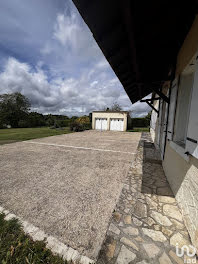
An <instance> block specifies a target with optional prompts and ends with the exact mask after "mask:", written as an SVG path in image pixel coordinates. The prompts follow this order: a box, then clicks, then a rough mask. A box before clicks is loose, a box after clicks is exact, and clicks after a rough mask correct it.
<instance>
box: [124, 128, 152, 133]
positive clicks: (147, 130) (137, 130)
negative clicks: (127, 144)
mask: <svg viewBox="0 0 198 264" xmlns="http://www.w3.org/2000/svg"><path fill="white" fill-rule="evenodd" d="M149 131H150V128H149V127H134V128H133V129H130V130H127V132H149Z"/></svg>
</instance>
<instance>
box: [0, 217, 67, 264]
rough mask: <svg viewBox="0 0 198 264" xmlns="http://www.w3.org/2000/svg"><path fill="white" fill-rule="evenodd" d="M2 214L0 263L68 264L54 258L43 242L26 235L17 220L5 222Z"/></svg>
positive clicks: (58, 258)
mask: <svg viewBox="0 0 198 264" xmlns="http://www.w3.org/2000/svg"><path fill="white" fill-rule="evenodd" d="M4 216H5V215H4V214H0V263H1V264H41V263H45V264H66V263H67V261H65V260H63V259H62V258H61V257H59V256H54V255H53V254H52V252H51V251H50V250H49V249H47V248H46V247H45V243H44V242H43V241H42V242H41V241H37V242H34V241H33V240H32V239H31V238H30V237H29V236H27V235H25V233H24V232H23V230H22V228H21V225H20V223H19V222H18V220H16V219H12V220H9V221H6V220H4Z"/></svg>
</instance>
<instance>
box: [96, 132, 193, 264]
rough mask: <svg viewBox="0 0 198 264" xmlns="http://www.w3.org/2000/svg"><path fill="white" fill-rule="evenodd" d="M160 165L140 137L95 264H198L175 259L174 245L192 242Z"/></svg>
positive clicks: (149, 144) (145, 138)
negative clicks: (134, 157) (134, 156)
mask: <svg viewBox="0 0 198 264" xmlns="http://www.w3.org/2000/svg"><path fill="white" fill-rule="evenodd" d="M152 157H153V159H152ZM155 161H156V162H155ZM160 163H161V162H160V159H159V155H158V154H157V151H156V150H155V149H154V148H153V146H152V142H151V139H150V136H149V133H143V135H142V138H141V141H140V144H139V147H138V150H137V155H136V159H135V161H134V162H133V165H132V166H131V168H130V170H129V173H128V176H127V179H126V181H125V183H124V187H123V189H122V193H121V195H120V198H119V201H118V203H117V206H116V208H115V211H114V213H113V215H112V219H111V221H110V224H109V228H108V231H107V235H106V239H105V241H104V244H103V246H102V249H101V251H100V254H99V258H98V261H97V264H103V263H105V264H107V263H108V264H114V263H116V264H129V263H138V264H146V263H153V264H155V263H158V264H170V263H174V264H180V263H181V264H182V263H198V261H197V262H196V259H190V258H189V257H187V256H186V255H185V254H184V257H183V258H182V257H178V256H177V255H176V244H177V243H178V248H181V247H182V246H183V245H187V246H188V245H190V244H191V242H190V239H189V235H188V232H187V230H186V228H185V226H184V222H183V219H182V215H181V213H180V210H179V208H178V206H177V202H176V200H175V198H174V196H173V193H172V191H171V189H170V186H169V184H168V182H167V180H166V177H165V175H164V172H163V169H162V165H161V164H160ZM189 261H191V262H189Z"/></svg>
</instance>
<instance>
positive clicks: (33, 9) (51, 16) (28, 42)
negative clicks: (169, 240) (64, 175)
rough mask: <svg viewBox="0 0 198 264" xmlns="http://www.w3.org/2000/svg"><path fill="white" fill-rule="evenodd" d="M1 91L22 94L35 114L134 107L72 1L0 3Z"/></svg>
mask: <svg viewBox="0 0 198 264" xmlns="http://www.w3.org/2000/svg"><path fill="white" fill-rule="evenodd" d="M0 36H1V38H0V93H10V92H15V91H19V92H21V93H22V94H24V95H26V96H27V97H28V98H29V100H30V102H31V105H32V111H38V112H41V113H44V114H45V113H54V114H66V115H69V116H72V115H83V114H88V113H89V112H91V111H93V110H102V109H104V108H105V107H109V106H111V105H112V104H113V103H114V102H118V103H119V104H120V105H121V106H122V108H123V110H132V111H133V116H144V115H146V114H147V112H148V111H149V110H150V108H149V107H148V106H147V105H146V104H144V103H139V102H137V103H136V104H134V105H132V104H131V102H130V100H129V98H128V96H127V94H126V93H125V91H124V89H123V87H122V85H121V84H120V82H119V80H118V79H117V77H116V75H115V74H114V72H113V70H112V69H111V67H110V66H109V64H108V62H107V61H106V59H105V57H104V55H103V54H102V52H101V50H100V48H99V47H98V46H97V44H96V42H95V40H94V38H93V37H92V34H91V32H90V31H89V29H88V27H87V25H86V24H85V23H84V21H83V20H82V18H81V16H80V15H79V13H78V11H77V9H76V7H75V6H74V5H73V3H72V1H70V0H58V1H54V0H42V1H41V0H34V1H30V0H2V1H0Z"/></svg>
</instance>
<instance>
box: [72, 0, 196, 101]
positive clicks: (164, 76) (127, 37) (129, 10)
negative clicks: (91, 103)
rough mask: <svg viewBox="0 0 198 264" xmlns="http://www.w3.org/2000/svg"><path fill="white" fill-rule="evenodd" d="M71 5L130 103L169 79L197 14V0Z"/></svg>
mask: <svg viewBox="0 0 198 264" xmlns="http://www.w3.org/2000/svg"><path fill="white" fill-rule="evenodd" d="M73 2H74V4H75V5H76V7H77V8H78V10H79V12H80V14H81V16H82V17H83V19H84V21H85V22H86V23H87V25H88V27H89V28H90V30H91V31H92V33H93V36H94V38H95V40H96V42H97V43H98V45H99V47H100V48H101V50H102V52H103V53H104V55H105V57H106V59H107V60H108V62H109V64H110V65H111V67H112V69H113V70H114V72H115V74H116V75H117V77H118V78H119V80H120V82H121V83H122V85H123V87H124V89H125V91H126V93H127V94H128V96H129V98H130V100H131V101H132V103H134V102H136V101H138V100H140V99H141V98H143V97H145V96H146V95H148V94H149V93H151V92H152V90H153V88H155V89H159V88H160V86H161V84H162V83H163V82H164V81H167V80H168V79H170V78H171V77H170V72H171V70H172V69H174V66H175V64H176V57H177V53H178V51H179V49H180V47H181V45H182V43H183V41H184V39H185V37H186V35H187V33H188V31H189V29H190V27H191V25H192V22H193V20H194V18H195V14H196V13H197V4H196V0H189V1H179V0H175V1H172V0H168V1H157V0H151V1H139V0H133V1H132V0H131V1H130V0H91V1H90V0H73ZM172 72H173V71H172Z"/></svg>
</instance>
